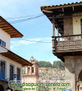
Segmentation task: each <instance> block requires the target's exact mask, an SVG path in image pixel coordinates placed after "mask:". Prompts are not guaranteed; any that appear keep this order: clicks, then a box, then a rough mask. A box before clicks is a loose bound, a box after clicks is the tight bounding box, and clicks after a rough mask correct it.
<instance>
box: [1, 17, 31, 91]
mask: <svg viewBox="0 0 82 91" xmlns="http://www.w3.org/2000/svg"><path fill="white" fill-rule="evenodd" d="M18 37H20V38H21V37H23V35H22V34H21V33H20V32H19V31H17V30H16V29H15V28H14V27H13V26H12V25H11V24H9V23H8V22H7V21H6V20H5V19H4V18H3V17H1V16H0V91H6V90H7V88H9V86H8V85H9V83H10V82H12V81H13V80H16V82H19V81H21V73H22V72H21V68H22V67H23V66H26V65H27V66H32V64H31V63H30V62H28V61H27V60H25V59H24V58H22V57H20V56H18V55H17V54H15V53H13V52H12V51H11V50H10V39H11V38H18ZM11 89H14V88H11ZM14 91H15V90H14Z"/></svg>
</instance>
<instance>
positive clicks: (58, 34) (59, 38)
mask: <svg viewBox="0 0 82 91" xmlns="http://www.w3.org/2000/svg"><path fill="white" fill-rule="evenodd" d="M58 36H59V29H58ZM59 40H60V38H58V41H59Z"/></svg>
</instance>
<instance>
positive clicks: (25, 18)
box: [10, 14, 44, 23]
mask: <svg viewBox="0 0 82 91" xmlns="http://www.w3.org/2000/svg"><path fill="white" fill-rule="evenodd" d="M42 16H44V15H43V14H40V15H37V16H33V17H20V18H19V19H15V20H13V21H10V22H11V23H20V22H25V21H28V20H33V19H37V18H39V17H42ZM12 19H14V18H12Z"/></svg>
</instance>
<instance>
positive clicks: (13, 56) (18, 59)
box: [0, 50, 32, 66]
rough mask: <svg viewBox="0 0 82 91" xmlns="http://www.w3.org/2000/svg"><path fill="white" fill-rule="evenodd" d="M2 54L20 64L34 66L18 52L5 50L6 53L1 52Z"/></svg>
mask: <svg viewBox="0 0 82 91" xmlns="http://www.w3.org/2000/svg"><path fill="white" fill-rule="evenodd" d="M0 54H2V55H3V56H5V57H7V58H9V59H11V60H13V61H15V62H18V63H20V64H22V65H23V66H32V64H31V63H30V62H29V61H27V60H25V59H24V58H22V57H20V56H18V55H17V54H15V53H13V52H12V51H10V50H8V52H4V53H0Z"/></svg>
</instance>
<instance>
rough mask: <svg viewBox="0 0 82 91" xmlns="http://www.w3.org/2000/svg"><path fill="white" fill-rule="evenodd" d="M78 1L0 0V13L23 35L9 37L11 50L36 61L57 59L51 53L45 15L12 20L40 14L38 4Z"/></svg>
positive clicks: (49, 30)
mask: <svg viewBox="0 0 82 91" xmlns="http://www.w3.org/2000/svg"><path fill="white" fill-rule="evenodd" d="M79 1H81V0H0V15H1V16H2V17H4V18H5V19H6V20H8V21H9V22H10V23H11V24H12V25H13V26H14V27H15V28H16V29H18V30H19V31H20V32H21V33H22V34H23V35H24V37H23V38H17V39H11V50H12V51H13V52H15V53H16V54H18V55H20V56H22V57H23V58H25V59H27V60H29V59H30V57H31V56H34V58H36V59H37V60H38V61H41V60H45V61H51V62H53V61H54V60H59V59H57V57H55V56H54V55H53V54H52V43H51V42H52V41H51V36H52V24H51V23H50V21H49V20H48V19H47V17H46V16H44V15H43V16H42V17H39V18H37V19H33V20H27V21H24V22H19V23H13V22H12V21H14V20H15V19H20V18H21V17H24V18H29V17H34V16H38V15H41V14H42V12H41V10H40V6H44V5H56V4H64V3H71V2H79ZM24 39H25V40H27V41H25V40H24ZM28 40H30V41H28ZM38 41H42V42H46V43H41V42H38Z"/></svg>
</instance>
